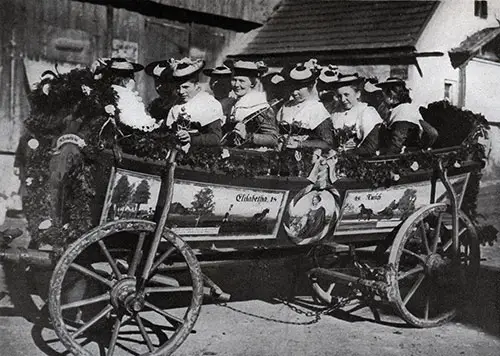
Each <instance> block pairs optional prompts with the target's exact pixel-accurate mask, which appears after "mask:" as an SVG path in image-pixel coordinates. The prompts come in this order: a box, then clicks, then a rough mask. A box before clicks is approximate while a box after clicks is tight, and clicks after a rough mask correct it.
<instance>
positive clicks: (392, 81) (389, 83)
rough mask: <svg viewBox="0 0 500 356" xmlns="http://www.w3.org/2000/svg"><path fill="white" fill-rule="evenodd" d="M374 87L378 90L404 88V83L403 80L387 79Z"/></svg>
mask: <svg viewBox="0 0 500 356" xmlns="http://www.w3.org/2000/svg"><path fill="white" fill-rule="evenodd" d="M375 86H377V87H379V88H382V89H383V88H387V87H394V86H404V87H406V82H405V81H404V80H403V79H400V78H396V77H389V78H387V80H386V81H385V82H380V83H377V84H375Z"/></svg>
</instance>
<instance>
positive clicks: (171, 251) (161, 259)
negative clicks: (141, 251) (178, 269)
mask: <svg viewBox="0 0 500 356" xmlns="http://www.w3.org/2000/svg"><path fill="white" fill-rule="evenodd" d="M174 252H175V247H170V248H169V249H168V250H167V251H165V252H163V254H162V255H161V256H160V257H159V258H158V260H157V261H156V262H155V263H153V266H151V271H150V272H149V275H150V276H152V275H153V274H154V273H155V272H156V270H157V269H158V267H159V266H160V265H161V264H162V263H163V261H165V260H166V259H167V258H168V257H169V256H170V255H171V254H172V253H174Z"/></svg>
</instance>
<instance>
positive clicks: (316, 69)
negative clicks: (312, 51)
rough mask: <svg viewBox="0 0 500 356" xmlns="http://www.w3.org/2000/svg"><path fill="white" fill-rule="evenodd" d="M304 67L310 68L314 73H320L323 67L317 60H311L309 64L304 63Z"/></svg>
mask: <svg viewBox="0 0 500 356" xmlns="http://www.w3.org/2000/svg"><path fill="white" fill-rule="evenodd" d="M304 67H306V68H309V70H311V71H312V72H320V71H321V69H322V67H321V66H320V65H319V64H318V60H317V59H316V58H311V59H309V60H308V61H307V62H305V63H304Z"/></svg>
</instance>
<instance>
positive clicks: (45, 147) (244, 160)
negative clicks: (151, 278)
mask: <svg viewBox="0 0 500 356" xmlns="http://www.w3.org/2000/svg"><path fill="white" fill-rule="evenodd" d="M30 99H31V103H32V112H31V115H30V116H29V118H28V119H27V120H26V126H27V128H28V129H29V131H30V133H28V134H27V135H26V137H25V138H24V144H23V145H24V147H25V148H26V150H27V151H28V153H27V154H26V155H25V156H26V174H25V176H26V181H25V185H26V188H27V194H26V196H25V197H24V209H25V212H26V216H27V218H28V228H29V230H30V233H31V234H32V236H33V238H34V239H35V240H37V241H40V242H45V243H50V244H52V245H56V246H61V247H64V246H65V245H66V244H67V243H69V242H71V241H73V240H75V239H76V238H78V237H79V236H81V234H83V233H84V232H86V231H88V230H89V229H90V228H91V227H92V226H95V225H96V223H97V221H96V216H97V215H98V214H97V215H96V212H95V211H94V210H95V209H96V207H95V206H96V187H97V186H102V185H103V184H104V185H105V184H107V182H106V181H103V180H107V177H108V176H109V174H108V175H106V174H104V175H103V174H102V172H103V171H106V170H108V171H109V169H110V167H111V166H112V165H113V163H112V162H102V161H100V159H101V158H99V157H100V151H102V150H103V149H105V148H108V149H112V150H114V151H115V152H116V153H117V156H119V155H120V152H121V151H123V152H126V153H130V154H133V155H136V156H138V157H142V158H144V159H151V160H163V159H165V157H166V156H167V154H168V152H169V150H170V148H172V147H173V146H174V145H175V144H176V141H175V138H174V135H173V134H172V133H171V132H169V131H168V130H167V129H166V128H165V127H164V126H161V127H158V125H157V124H156V122H153V121H151V120H150V119H151V118H150V117H148V116H147V115H145V114H143V113H141V115H142V119H141V120H138V122H139V123H144V125H143V124H137V125H136V124H135V122H134V121H127V120H125V122H124V121H123V120H121V119H120V115H121V114H122V111H123V110H127V109H125V106H123V105H120V104H119V95H118V94H117V92H116V90H114V89H113V87H112V85H111V83H110V82H106V81H105V80H96V79H95V78H94V76H93V74H92V72H91V71H89V70H74V71H72V72H70V73H68V74H63V75H59V76H56V77H54V78H52V79H44V80H42V82H41V83H40V85H38V87H37V88H36V89H35V90H34V91H33V93H32V94H31V96H30ZM68 99H69V100H68ZM70 103H71V104H70ZM448 111H451V114H450V113H449V112H448ZM436 112H437V114H436ZM423 114H424V115H423V116H424V117H425V118H426V120H428V121H429V122H430V123H431V124H433V126H435V127H436V128H438V130H439V129H441V130H446V129H448V128H450V130H451V127H454V128H457V129H456V130H460V129H459V128H461V127H463V125H461V124H457V122H460V123H462V122H465V123H466V125H465V126H467V128H468V129H467V132H465V130H464V132H462V131H460V132H457V131H453V132H452V134H450V135H449V136H448V137H447V138H445V139H442V140H441V142H442V146H443V147H449V146H459V148H457V149H456V150H453V151H450V152H446V153H442V154H440V155H436V154H434V153H433V152H432V151H426V150H421V151H416V152H410V153H407V154H404V155H401V156H400V157H399V158H398V159H393V160H376V159H375V160H373V159H372V160H367V159H362V158H360V157H355V156H353V155H351V154H349V153H348V152H339V153H338V160H337V164H336V174H337V176H339V177H347V178H352V179H356V180H358V181H362V182H364V184H366V185H367V186H368V185H370V186H371V187H373V188H377V187H387V186H390V185H392V184H396V183H397V182H398V181H399V179H400V178H401V176H402V175H405V174H407V173H408V172H415V171H418V170H422V169H434V168H435V167H436V165H437V162H438V160H439V161H441V162H442V164H443V166H444V167H445V168H447V167H456V168H459V167H460V165H461V164H462V162H463V161H465V160H469V159H474V160H483V159H484V158H485V152H484V147H483V146H482V145H480V144H479V143H478V139H479V138H481V137H486V135H487V129H488V125H487V122H486V120H484V117H482V116H481V115H476V114H473V113H471V112H469V111H464V110H460V109H458V108H455V107H452V106H450V105H448V104H446V103H444V102H438V103H434V104H431V105H429V107H428V108H427V109H426V111H425V112H424V113H423ZM436 117H438V118H439V120H442V121H450V119H449V118H453V120H454V124H453V125H450V124H447V125H448V126H446V125H445V124H443V123H441V126H439V124H437V123H435V122H434V121H436V120H437V121H439V120H438V119H435V118H436ZM443 118H444V119H443ZM446 118H448V119H446ZM433 120H434V121H433ZM72 126H74V127H72ZM68 130H69V132H77V133H78V134H79V135H80V136H82V137H83V138H84V139H85V141H86V143H87V145H86V146H85V147H84V148H83V149H82V158H81V160H80V161H79V163H78V164H76V165H74V166H73V167H71V169H70V170H69V171H68V172H67V173H66V176H65V177H64V179H63V181H64V182H65V185H64V187H63V194H64V197H65V204H66V205H65V207H64V211H65V214H64V215H65V216H64V217H63V218H60V217H56V216H53V215H54V209H53V206H51V203H50V201H51V198H53V197H51V196H50V192H49V191H48V190H47V189H46V187H47V184H48V181H49V179H50V174H51V172H50V169H49V162H50V160H51V156H52V155H51V150H52V148H53V143H54V140H55V139H57V138H58V137H59V136H60V135H61V134H63V133H66V132H68ZM441 130H440V132H441ZM443 132H444V131H443ZM34 133H36V134H34ZM457 137H458V138H459V139H461V141H460V142H456V141H457ZM32 140H35V141H36V142H38V146H37V147H36V149H33V148H30V147H31V146H30V145H29V143H28V142H32V143H33V141H32ZM443 141H444V142H443ZM32 146H36V145H32ZM313 156H314V150H313V149H306V150H301V151H296V150H288V149H286V150H282V151H266V152H260V151H256V152H255V153H252V152H251V151H246V152H245V151H242V152H241V154H240V153H238V150H232V151H229V150H227V149H224V148H219V147H217V148H213V149H206V148H203V149H196V148H192V149H191V150H190V152H189V153H187V154H186V153H183V152H180V154H179V156H178V164H179V165H181V166H186V167H190V168H192V169H201V170H204V171H208V172H215V173H219V174H220V173H223V174H227V175H230V176H245V177H256V176H262V175H277V176H292V177H303V178H305V177H306V176H307V174H308V173H309V172H310V171H311V170H312V168H313V166H314V160H313ZM98 172H99V173H98ZM479 179H480V171H477V172H473V174H472V179H471V180H470V182H469V186H468V188H467V191H466V194H465V197H464V201H463V208H464V209H465V211H466V212H467V213H468V214H469V216H471V217H472V218H474V219H475V217H476V198H477V192H478V189H479Z"/></svg>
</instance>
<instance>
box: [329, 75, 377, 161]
mask: <svg viewBox="0 0 500 356" xmlns="http://www.w3.org/2000/svg"><path fill="white" fill-rule="evenodd" d="M362 84H363V79H362V78H360V77H359V76H358V75H357V74H349V75H342V74H340V75H339V79H338V80H337V82H336V91H337V96H338V98H339V100H340V103H341V104H342V108H343V111H341V112H336V113H334V114H333V115H332V121H333V127H334V130H335V132H336V140H337V144H338V145H341V146H342V147H343V148H344V149H346V150H351V149H354V151H353V153H356V154H358V155H362V156H372V155H374V154H375V152H376V151H377V150H378V149H379V133H380V127H381V125H382V118H381V117H380V115H379V114H378V112H377V110H375V108H373V107H371V106H368V105H367V104H366V103H363V102H361V101H360V97H361V86H362Z"/></svg>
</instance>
